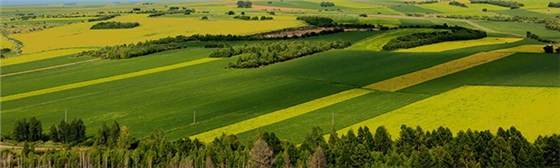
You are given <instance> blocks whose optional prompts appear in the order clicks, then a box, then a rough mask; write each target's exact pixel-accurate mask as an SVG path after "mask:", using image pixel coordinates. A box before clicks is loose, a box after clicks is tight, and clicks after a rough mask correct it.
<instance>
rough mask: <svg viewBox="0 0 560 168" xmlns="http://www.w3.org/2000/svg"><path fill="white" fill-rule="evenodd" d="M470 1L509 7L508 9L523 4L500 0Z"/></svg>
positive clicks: (517, 7)
mask: <svg viewBox="0 0 560 168" xmlns="http://www.w3.org/2000/svg"><path fill="white" fill-rule="evenodd" d="M471 3H483V4H491V5H496V6H503V7H509V8H510V9H519V8H520V7H523V6H525V5H524V4H523V3H518V2H515V1H502V0H471Z"/></svg>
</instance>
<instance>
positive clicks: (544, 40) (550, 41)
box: [527, 31, 559, 44]
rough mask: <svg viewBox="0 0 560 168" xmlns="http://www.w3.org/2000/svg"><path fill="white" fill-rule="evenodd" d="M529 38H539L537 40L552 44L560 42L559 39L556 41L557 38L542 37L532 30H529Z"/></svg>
mask: <svg viewBox="0 0 560 168" xmlns="http://www.w3.org/2000/svg"><path fill="white" fill-rule="evenodd" d="M527 38H529V39H533V40H537V41H540V42H543V43H552V44H556V43H559V42H558V41H555V40H549V39H544V38H541V37H540V36H539V35H537V34H533V33H531V32H530V31H527Z"/></svg>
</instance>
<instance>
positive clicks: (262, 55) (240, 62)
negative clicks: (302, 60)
mask: <svg viewBox="0 0 560 168" xmlns="http://www.w3.org/2000/svg"><path fill="white" fill-rule="evenodd" d="M350 45H351V44H350V42H340V41H335V42H323V41H319V42H314V41H274V42H265V43H260V44H255V45H246V46H242V47H226V48H221V49H218V50H217V51H215V52H213V53H211V54H210V57H231V56H235V55H240V54H247V55H243V56H240V57H239V58H238V59H237V61H235V62H232V63H230V64H229V67H230V68H258V67H261V66H266V65H269V64H273V63H278V62H283V61H287V60H291V59H294V58H298V57H303V56H307V55H312V54H315V53H319V52H324V51H327V50H330V49H339V48H345V47H348V46H350Z"/></svg>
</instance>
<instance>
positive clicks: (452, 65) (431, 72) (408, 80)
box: [365, 52, 513, 91]
mask: <svg viewBox="0 0 560 168" xmlns="http://www.w3.org/2000/svg"><path fill="white" fill-rule="evenodd" d="M511 54H513V53H498V52H483V53H477V54H474V55H471V56H468V57H464V58H460V59H456V60H453V61H449V62H446V63H443V64H439V65H436V66H433V67H430V68H427V69H423V70H420V71H416V72H413V73H409V74H406V75H402V76H397V77H394V78H391V79H388V80H384V81H381V82H377V83H374V84H371V85H368V86H365V88H368V89H374V90H386V91H397V90H401V89H404V88H407V87H410V86H414V85H417V84H419V83H423V82H426V81H429V80H432V79H436V78H439V77H442V76H446V75H449V74H453V73H456V72H459V71H462V70H465V69H469V68H472V67H475V66H478V65H482V64H485V63H487V62H491V61H494V60H497V59H501V58H504V57H507V56H510V55H511Z"/></svg>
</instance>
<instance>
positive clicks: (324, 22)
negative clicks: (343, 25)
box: [296, 16, 334, 27]
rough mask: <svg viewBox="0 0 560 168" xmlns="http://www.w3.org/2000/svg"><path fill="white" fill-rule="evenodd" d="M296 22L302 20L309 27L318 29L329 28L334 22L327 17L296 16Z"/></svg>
mask: <svg viewBox="0 0 560 168" xmlns="http://www.w3.org/2000/svg"><path fill="white" fill-rule="evenodd" d="M296 19H297V20H302V21H304V22H306V23H308V24H310V25H313V26H319V27H329V26H332V25H333V24H334V20H333V19H331V18H328V17H320V16H298V17H297V18H296Z"/></svg>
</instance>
